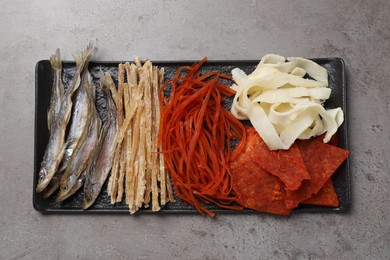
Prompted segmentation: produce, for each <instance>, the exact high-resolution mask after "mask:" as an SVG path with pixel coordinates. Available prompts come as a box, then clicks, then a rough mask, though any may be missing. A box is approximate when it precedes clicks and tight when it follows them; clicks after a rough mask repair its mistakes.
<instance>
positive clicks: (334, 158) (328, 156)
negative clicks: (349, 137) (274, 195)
mask: <svg viewBox="0 0 390 260" xmlns="http://www.w3.org/2000/svg"><path fill="white" fill-rule="evenodd" d="M297 144H298V146H299V149H300V151H301V154H302V158H303V160H304V162H305V165H306V168H307V170H308V171H309V174H310V180H304V181H302V185H301V187H300V188H299V189H298V190H296V191H288V190H287V191H286V198H285V200H286V206H287V208H295V207H296V206H297V205H298V204H299V203H300V202H301V201H304V200H307V199H309V198H310V197H312V195H313V194H317V193H318V192H319V191H320V189H321V188H322V187H323V186H324V185H325V183H326V182H327V181H328V180H329V178H330V176H331V175H332V174H333V173H334V172H335V171H336V170H337V168H338V167H339V166H340V165H341V164H342V163H343V162H344V160H345V159H346V158H347V157H348V154H349V151H347V150H344V149H341V148H338V147H336V146H333V145H329V144H325V143H323V142H322V141H318V139H309V140H304V141H302V140H298V141H297Z"/></svg>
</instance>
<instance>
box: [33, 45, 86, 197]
mask: <svg viewBox="0 0 390 260" xmlns="http://www.w3.org/2000/svg"><path fill="white" fill-rule="evenodd" d="M91 54H92V46H91V45H89V46H88V47H87V48H86V49H85V50H84V51H83V52H82V53H81V54H80V55H79V57H77V58H76V64H77V70H76V74H75V76H74V77H73V79H72V81H71V83H70V86H69V87H68V88H67V90H66V92H65V93H64V98H63V100H62V101H61V108H60V111H59V113H58V117H57V119H56V122H55V124H54V126H52V131H51V135H50V138H49V143H48V145H47V147H46V151H45V154H44V156H43V160H42V163H41V169H40V171H39V178H38V184H37V188H36V191H37V192H42V191H43V190H44V189H45V188H46V186H47V185H48V184H49V182H50V180H51V179H52V177H53V175H54V174H55V172H56V171H57V168H58V166H59V164H60V162H61V160H62V156H63V154H64V151H65V131H66V126H67V125H68V122H69V119H70V114H71V111H72V94H73V93H74V91H76V90H77V88H78V87H79V86H80V80H81V79H80V78H81V77H80V73H81V71H82V70H83V68H84V65H85V63H86V62H87V61H89V59H90V58H91Z"/></svg>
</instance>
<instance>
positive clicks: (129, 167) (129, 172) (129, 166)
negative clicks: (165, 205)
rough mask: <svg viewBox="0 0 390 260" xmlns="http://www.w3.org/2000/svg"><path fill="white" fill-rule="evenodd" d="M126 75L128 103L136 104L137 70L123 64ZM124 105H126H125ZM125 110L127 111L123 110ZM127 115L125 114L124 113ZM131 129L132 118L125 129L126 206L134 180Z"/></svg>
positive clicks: (133, 152) (133, 153) (132, 189)
mask: <svg viewBox="0 0 390 260" xmlns="http://www.w3.org/2000/svg"><path fill="white" fill-rule="evenodd" d="M125 69H126V73H127V83H128V84H129V93H130V101H129V102H134V103H136V98H135V92H136V89H135V88H136V87H137V68H136V66H135V65H134V64H131V65H129V63H128V62H127V63H126V64H125ZM125 105H126V104H125ZM125 110H127V109H126V108H125ZM126 113H127V112H126ZM133 127H134V118H133V119H132V120H130V123H129V127H128V129H127V151H126V181H125V194H126V204H128V205H129V204H130V193H132V192H134V188H133V187H132V186H131V184H132V179H133V178H134V164H133V162H132V158H133V156H135V155H136V153H135V150H134V149H133Z"/></svg>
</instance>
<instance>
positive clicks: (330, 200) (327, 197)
mask: <svg viewBox="0 0 390 260" xmlns="http://www.w3.org/2000/svg"><path fill="white" fill-rule="evenodd" d="M302 204H310V205H318V206H328V207H338V206H339V205H340V202H339V199H338V198H337V194H336V191H335V190H334V186H333V181H332V179H329V180H328V181H327V182H326V183H325V185H324V186H323V187H322V188H321V189H320V191H319V192H318V193H317V194H315V195H313V197H311V198H309V199H307V200H304V201H302Z"/></svg>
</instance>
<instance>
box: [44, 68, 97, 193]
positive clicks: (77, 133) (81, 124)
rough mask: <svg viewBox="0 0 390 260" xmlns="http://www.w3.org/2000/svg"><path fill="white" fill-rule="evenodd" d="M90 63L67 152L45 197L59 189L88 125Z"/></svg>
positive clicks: (76, 99)
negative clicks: (87, 89)
mask: <svg viewBox="0 0 390 260" xmlns="http://www.w3.org/2000/svg"><path fill="white" fill-rule="evenodd" d="M88 63H89V62H86V64H85V65H84V69H83V72H82V76H81V83H80V87H79V88H78V89H77V90H76V92H75V97H74V103H73V109H72V116H71V119H70V120H71V121H70V128H69V133H68V136H67V138H66V148H65V153H64V155H63V158H62V161H61V164H60V166H59V168H58V170H57V172H56V173H55V174H54V176H53V178H52V179H51V181H50V183H49V185H48V186H47V187H46V189H45V190H44V191H43V197H44V198H48V197H49V196H51V195H52V194H53V193H54V192H55V191H56V190H57V189H58V187H60V180H61V178H62V176H63V175H64V171H65V169H66V166H67V165H68V162H69V159H70V157H71V156H72V153H73V150H74V149H75V148H76V145H77V142H78V141H79V139H80V137H81V135H82V134H83V131H84V129H85V128H86V125H87V121H88V115H87V114H88V95H87V92H86V88H87V85H88V82H89V78H90V77H91V76H90V75H89V72H88Z"/></svg>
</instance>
